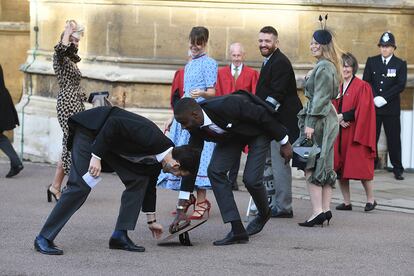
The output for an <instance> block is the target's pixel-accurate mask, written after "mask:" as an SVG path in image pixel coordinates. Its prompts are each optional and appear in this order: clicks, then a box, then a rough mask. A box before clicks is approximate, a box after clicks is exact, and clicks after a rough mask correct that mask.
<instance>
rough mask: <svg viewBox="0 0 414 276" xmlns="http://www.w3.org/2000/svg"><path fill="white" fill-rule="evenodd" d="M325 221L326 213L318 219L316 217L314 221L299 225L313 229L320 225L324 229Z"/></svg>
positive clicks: (321, 214) (318, 216)
mask: <svg viewBox="0 0 414 276" xmlns="http://www.w3.org/2000/svg"><path fill="white" fill-rule="evenodd" d="M325 220H326V215H325V213H324V212H322V213H320V214H319V215H317V216H316V217H314V218H313V219H312V220H310V221H305V222H299V223H298V224H299V226H304V227H313V226H315V225H320V226H321V227H323V222H324V221H325Z"/></svg>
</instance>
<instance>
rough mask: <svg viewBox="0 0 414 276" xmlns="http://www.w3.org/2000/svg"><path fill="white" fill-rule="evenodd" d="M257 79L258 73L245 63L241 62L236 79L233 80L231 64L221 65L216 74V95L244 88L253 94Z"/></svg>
mask: <svg viewBox="0 0 414 276" xmlns="http://www.w3.org/2000/svg"><path fill="white" fill-rule="evenodd" d="M258 79H259V73H258V72H257V71H256V70H254V69H253V68H250V67H248V66H246V65H245V64H243V67H242V71H241V73H240V75H239V77H238V78H237V81H234V78H233V75H232V74H231V66H225V67H221V68H220V69H219V70H218V75H217V83H216V96H223V95H226V94H230V93H232V92H234V91H237V90H245V91H247V92H251V93H253V94H255V93H256V84H257V80H258Z"/></svg>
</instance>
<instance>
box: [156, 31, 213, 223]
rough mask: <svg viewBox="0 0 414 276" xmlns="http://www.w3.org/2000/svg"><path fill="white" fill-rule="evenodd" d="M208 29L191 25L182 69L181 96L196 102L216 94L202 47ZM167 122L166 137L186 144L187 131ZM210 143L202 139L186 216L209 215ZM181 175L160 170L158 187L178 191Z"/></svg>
mask: <svg viewBox="0 0 414 276" xmlns="http://www.w3.org/2000/svg"><path fill="white" fill-rule="evenodd" d="M208 35H209V32H208V29H207V28H205V27H193V28H192V30H191V32H190V35H189V49H190V51H191V56H192V59H191V60H190V61H189V62H188V63H187V65H186V66H185V70H184V97H192V98H195V99H196V100H197V102H200V101H202V100H204V99H207V98H211V97H214V96H215V94H216V91H215V88H214V86H215V84H216V80H217V70H218V66H217V62H216V61H215V60H214V59H212V58H210V57H208V56H207V54H206V52H205V51H206V46H207V41H208ZM168 125H169V131H170V133H169V137H170V139H171V140H172V141H173V142H174V143H175V145H177V146H180V145H183V144H188V141H189V138H190V133H189V132H188V131H187V130H183V129H181V125H180V124H179V123H178V122H177V121H176V120H173V121H172V123H171V124H168ZM214 146H215V144H214V143H211V142H205V143H204V148H203V151H202V154H201V159H200V167H199V170H198V173H197V177H196V180H195V187H196V190H197V199H196V204H195V209H194V213H193V214H192V216H191V217H190V219H202V218H203V216H204V214H205V213H206V212H207V214H209V212H210V208H211V204H210V202H209V201H208V200H207V197H206V196H207V191H206V189H211V184H210V180H209V179H208V176H207V168H208V165H209V164H210V159H211V155H212V153H213V150H214ZM180 186H181V178H177V177H175V176H173V175H172V174H168V173H161V174H160V176H159V178H158V187H162V188H166V189H173V190H180Z"/></svg>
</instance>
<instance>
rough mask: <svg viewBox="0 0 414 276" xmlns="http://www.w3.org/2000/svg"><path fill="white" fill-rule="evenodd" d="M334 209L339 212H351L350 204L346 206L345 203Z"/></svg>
mask: <svg viewBox="0 0 414 276" xmlns="http://www.w3.org/2000/svg"><path fill="white" fill-rule="evenodd" d="M335 209H336V210H341V211H352V204H348V205H346V204H345V203H341V204H339V205H338V206H336V207H335Z"/></svg>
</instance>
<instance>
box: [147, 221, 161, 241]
mask: <svg viewBox="0 0 414 276" xmlns="http://www.w3.org/2000/svg"><path fill="white" fill-rule="evenodd" d="M148 228H149V230H150V231H151V232H152V236H153V237H154V238H156V239H157V240H158V239H159V238H161V235H162V233H163V229H162V225H161V224H159V223H156V222H153V223H151V224H150V225H148Z"/></svg>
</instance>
